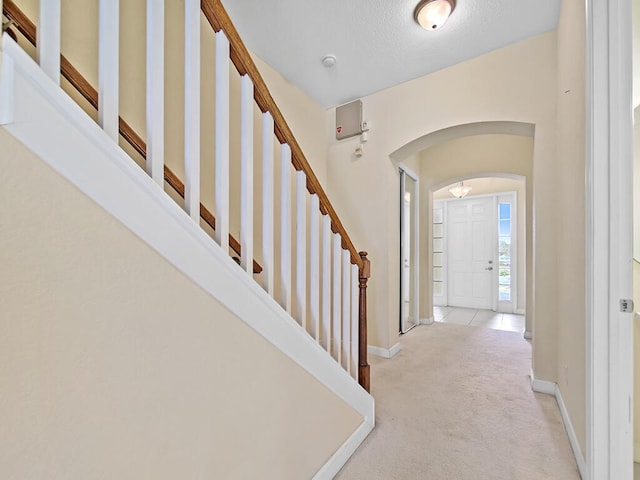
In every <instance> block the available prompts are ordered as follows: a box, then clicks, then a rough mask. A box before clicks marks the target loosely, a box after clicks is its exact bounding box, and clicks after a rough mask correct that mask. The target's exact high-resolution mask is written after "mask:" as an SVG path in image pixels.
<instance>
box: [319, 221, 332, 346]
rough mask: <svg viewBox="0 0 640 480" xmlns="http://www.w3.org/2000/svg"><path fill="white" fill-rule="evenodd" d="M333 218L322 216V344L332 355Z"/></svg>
mask: <svg viewBox="0 0 640 480" xmlns="http://www.w3.org/2000/svg"><path fill="white" fill-rule="evenodd" d="M331 242H332V237H331V217H329V215H322V268H321V269H322V321H321V325H322V327H321V330H322V334H321V335H320V344H321V345H322V346H323V347H324V349H325V350H326V351H327V352H329V353H331Z"/></svg>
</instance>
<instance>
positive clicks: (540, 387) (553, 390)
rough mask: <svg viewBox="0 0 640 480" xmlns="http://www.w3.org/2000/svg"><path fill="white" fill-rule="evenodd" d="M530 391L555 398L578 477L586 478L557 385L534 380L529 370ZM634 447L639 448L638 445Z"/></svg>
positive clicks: (569, 420) (576, 441) (580, 453)
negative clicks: (578, 473)
mask: <svg viewBox="0 0 640 480" xmlns="http://www.w3.org/2000/svg"><path fill="white" fill-rule="evenodd" d="M531 389H532V390H533V391H534V392H538V393H544V394H546V395H553V396H554V397H555V399H556V403H557V404H558V409H559V410H560V416H561V417H562V423H563V424H564V429H565V431H566V432H567V437H568V438H569V444H570V445H571V450H572V451H573V456H574V458H575V460H576V464H577V466H578V470H579V472H580V477H581V478H587V477H586V474H587V465H586V463H585V461H584V457H583V456H582V451H581V450H580V444H579V443H578V437H577V436H576V432H575V430H574V429H573V425H572V423H571V419H570V418H569V412H567V407H566V406H565V404H564V400H563V399H562V393H561V392H560V387H558V384H556V383H554V382H549V381H546V380H538V379H536V378H535V375H534V373H533V369H531ZM636 445H637V446H638V447H640V444H636Z"/></svg>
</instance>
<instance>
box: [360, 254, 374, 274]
mask: <svg viewBox="0 0 640 480" xmlns="http://www.w3.org/2000/svg"><path fill="white" fill-rule="evenodd" d="M358 255H360V258H361V259H362V269H361V270H360V278H370V277H371V261H370V260H369V259H368V258H367V255H369V254H368V253H367V252H358Z"/></svg>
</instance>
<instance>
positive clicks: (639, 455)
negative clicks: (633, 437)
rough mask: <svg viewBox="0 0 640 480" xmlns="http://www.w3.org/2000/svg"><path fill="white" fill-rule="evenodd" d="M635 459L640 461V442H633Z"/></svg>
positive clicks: (636, 461) (637, 461)
mask: <svg viewBox="0 0 640 480" xmlns="http://www.w3.org/2000/svg"><path fill="white" fill-rule="evenodd" d="M633 461H634V462H635V463H640V443H634V444H633Z"/></svg>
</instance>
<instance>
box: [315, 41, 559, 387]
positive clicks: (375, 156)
mask: <svg viewBox="0 0 640 480" xmlns="http://www.w3.org/2000/svg"><path fill="white" fill-rule="evenodd" d="M471 79H473V80H472V81H471ZM555 82H556V35H555V32H552V33H547V34H544V35H541V36H538V37H535V38H533V39H530V40H527V41H524V42H520V43H517V44H515V45H512V46H509V47H506V48H503V49H500V50H497V51H494V52H492V53H489V54H487V55H484V56H482V57H479V58H476V59H473V60H470V61H467V62H464V63H461V64H458V65H456V66H453V67H450V68H447V69H444V70H441V71H439V72H436V73H434V74H431V75H428V76H426V77H422V78H419V79H416V80H413V81H410V82H407V83H405V84H402V85H399V86H396V87H394V88H391V89H388V90H384V91H381V92H379V93H376V94H374V95H371V96H368V97H365V98H364V99H363V102H364V116H365V118H366V119H367V120H368V121H369V122H370V125H371V131H370V132H369V142H368V143H367V144H365V153H364V155H363V156H362V157H361V158H356V157H355V156H354V155H353V150H354V148H355V145H356V144H357V142H358V140H357V139H352V140H345V141H342V142H337V141H336V140H335V139H334V138H333V135H332V133H333V129H328V141H329V142H330V147H329V159H328V167H327V168H328V176H329V189H330V196H331V198H333V199H335V202H336V205H337V210H338V213H340V215H341V216H342V217H343V219H344V221H345V224H346V225H347V227H348V228H350V232H353V233H352V235H353V238H354V241H355V243H356V246H357V247H358V248H360V249H364V250H368V251H369V252H370V254H371V261H372V278H371V281H370V297H369V299H370V300H369V312H370V320H369V321H370V324H369V332H370V343H371V344H373V345H377V346H381V347H384V348H389V347H390V346H392V345H394V344H395V343H396V342H397V341H398V333H397V330H398V328H397V325H398V319H397V311H398V294H397V288H396V285H397V284H398V267H397V265H398V253H397V252H398V238H397V237H398V235H397V229H396V228H394V227H393V226H394V225H397V224H398V208H397V198H398V188H399V187H398V174H397V168H396V166H395V165H394V163H393V162H392V161H391V160H390V158H389V155H390V154H391V153H392V152H395V151H396V150H398V149H399V148H400V147H402V146H404V145H406V144H408V143H409V142H411V141H413V140H415V139H418V138H421V137H424V136H425V135H428V134H430V133H433V132H437V131H439V130H441V129H444V128H448V127H452V126H456V125H462V124H467V123H472V122H485V121H511V122H524V123H530V124H534V125H535V138H534V145H533V167H532V168H533V174H532V177H533V179H534V181H533V184H532V189H531V192H532V193H531V195H532V198H533V207H532V208H533V213H532V218H533V219H534V221H536V226H537V228H536V230H535V231H534V232H535V233H534V235H535V243H536V244H537V246H538V248H539V251H541V252H544V255H539V256H538V257H537V258H538V260H537V264H536V272H537V273H536V272H534V273H533V274H534V275H537V276H534V282H532V283H534V284H535V290H534V291H533V292H532V294H531V295H527V301H528V303H527V307H528V308H527V309H528V313H529V312H531V313H530V314H531V315H535V319H536V327H535V328H536V330H537V333H538V335H539V338H540V342H539V343H540V345H537V347H536V348H535V350H534V365H535V369H536V373H537V374H538V375H539V376H540V378H543V379H546V380H551V381H555V379H556V362H555V356H556V345H555V341H554V338H555V324H554V319H555V302H556V301H555V281H554V279H555V257H554V255H553V250H554V244H555V233H554V228H553V226H552V225H553V219H554V216H555V213H554V212H555V206H554V204H553V194H554V191H555V189H554V188H553V183H554V181H553V178H554V175H555V151H556V144H555V142H556V134H555V121H556V112H555V100H556V99H555ZM334 115H335V112H334V110H330V111H329V112H328V117H329V119H328V124H329V125H331V121H332V120H333V118H334V117H333V116H334ZM414 153H415V152H414ZM532 255H534V257H533V258H536V257H535V251H532ZM532 288H533V287H532Z"/></svg>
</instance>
